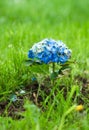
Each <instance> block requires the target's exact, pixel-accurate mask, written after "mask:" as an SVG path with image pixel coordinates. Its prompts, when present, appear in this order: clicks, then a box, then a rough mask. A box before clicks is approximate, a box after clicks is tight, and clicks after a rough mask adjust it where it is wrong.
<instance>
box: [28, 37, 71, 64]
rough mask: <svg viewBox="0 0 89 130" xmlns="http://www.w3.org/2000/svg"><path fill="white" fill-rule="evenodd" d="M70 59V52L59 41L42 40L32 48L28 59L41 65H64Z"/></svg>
mask: <svg viewBox="0 0 89 130" xmlns="http://www.w3.org/2000/svg"><path fill="white" fill-rule="evenodd" d="M70 57H71V50H70V49H68V47H67V46H66V45H65V44H64V43H63V42H62V41H60V40H58V41H56V40H53V39H44V40H42V41H40V42H38V43H36V44H34V45H33V46H32V48H31V49H30V50H29V52H28V58H30V59H33V60H35V59H37V60H39V61H40V62H41V63H45V64H48V63H51V62H54V63H62V64H63V63H65V62H66V61H68V59H69V58H70Z"/></svg>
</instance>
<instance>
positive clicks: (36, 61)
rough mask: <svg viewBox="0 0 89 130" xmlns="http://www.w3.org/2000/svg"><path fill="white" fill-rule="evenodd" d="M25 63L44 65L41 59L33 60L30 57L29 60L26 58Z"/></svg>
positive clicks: (28, 64)
mask: <svg viewBox="0 0 89 130" xmlns="http://www.w3.org/2000/svg"><path fill="white" fill-rule="evenodd" d="M25 64H26V65H27V66H31V65H42V62H41V61H39V60H31V59H29V60H25Z"/></svg>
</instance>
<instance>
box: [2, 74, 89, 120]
mask: <svg viewBox="0 0 89 130" xmlns="http://www.w3.org/2000/svg"><path fill="white" fill-rule="evenodd" d="M75 82H76V83H77V84H79V86H80V87H81V86H82V87H81V90H80V93H81V95H82V96H80V97H78V103H80V104H81V103H82V104H84V101H85V99H87V100H88V99H89V80H88V79H87V78H83V77H81V76H77V77H75ZM59 88H60V90H61V89H63V91H64V96H65V98H66V94H67V90H66V89H65V88H66V87H65V86H60V87H59ZM23 90H24V91H25V93H24V94H19V91H16V92H15V94H16V95H17V98H18V100H17V101H14V102H13V101H10V100H6V101H2V102H0V115H1V116H10V117H12V118H13V119H20V118H22V117H21V116H20V115H19V114H18V112H23V111H25V109H24V101H25V99H28V100H30V101H32V102H33V103H34V104H36V105H37V106H38V107H42V102H43V101H44V99H45V98H46V97H47V96H48V95H50V93H51V87H47V86H45V85H41V86H40V87H39V85H38V83H37V82H34V83H32V84H30V85H27V86H25V87H24V88H23ZM40 92H43V93H44V96H41V95H42V94H41V93H40ZM51 98H53V97H51ZM88 105H89V104H88Z"/></svg>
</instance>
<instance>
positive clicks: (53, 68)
mask: <svg viewBox="0 0 89 130" xmlns="http://www.w3.org/2000/svg"><path fill="white" fill-rule="evenodd" d="M52 71H53V72H52V73H53V74H54V72H55V63H54V62H53V63H52ZM53 86H54V78H53Z"/></svg>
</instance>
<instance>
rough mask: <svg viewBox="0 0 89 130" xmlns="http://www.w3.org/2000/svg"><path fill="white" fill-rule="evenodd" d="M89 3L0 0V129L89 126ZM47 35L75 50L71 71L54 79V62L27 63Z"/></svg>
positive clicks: (64, 129) (77, 129)
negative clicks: (50, 70) (29, 53)
mask: <svg viewBox="0 0 89 130" xmlns="http://www.w3.org/2000/svg"><path fill="white" fill-rule="evenodd" d="M88 7H89V1H88V0H84V1H83V0H74V1H72V0H67V1H66V0H60V1H59V0H52V1H51V0H44V1H42V0H23V1H21V0H1V1H0V130H22V129H23V130H88V129H89V44H88V43H89V9H88ZM45 38H53V39H55V40H62V41H63V42H64V43H66V45H67V46H68V47H69V48H70V49H71V50H72V55H71V63H70V70H65V72H64V74H62V75H59V77H58V78H57V79H55V82H54V83H52V82H51V80H50V77H49V66H50V68H51V65H49V66H48V65H32V66H28V65H27V64H26V62H25V61H26V60H28V51H29V49H30V48H31V47H32V45H34V43H36V42H39V41H41V40H42V39H45ZM57 67H60V65H59V66H58V65H57ZM33 79H35V80H33ZM78 105H81V106H82V105H83V110H81V111H79V110H78V109H77V106H78ZM81 106H80V107H81Z"/></svg>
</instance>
